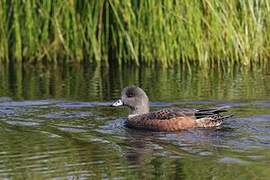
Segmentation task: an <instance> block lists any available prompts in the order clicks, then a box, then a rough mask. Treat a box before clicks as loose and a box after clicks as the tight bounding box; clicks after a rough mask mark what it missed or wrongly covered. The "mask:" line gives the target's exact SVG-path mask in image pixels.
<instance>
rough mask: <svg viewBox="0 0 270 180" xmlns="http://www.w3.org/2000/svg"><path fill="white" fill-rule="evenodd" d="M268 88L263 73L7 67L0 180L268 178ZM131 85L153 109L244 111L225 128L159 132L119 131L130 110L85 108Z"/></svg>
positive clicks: (1, 88)
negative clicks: (217, 107) (171, 105)
mask: <svg viewBox="0 0 270 180" xmlns="http://www.w3.org/2000/svg"><path fill="white" fill-rule="evenodd" d="M269 80H270V76H269V74H268V72H267V70H263V69H260V68H254V69H253V70H245V69H233V70H229V69H228V70H215V69H210V70H205V69H200V68H194V69H192V70H191V71H189V70H187V69H186V68H185V67H176V68H174V69H166V70H165V69H158V68H134V67H115V68H110V67H102V66H98V65H88V66H81V65H74V66H61V67H60V66H33V67H32V66H25V65H16V64H10V65H1V68H0V97H1V99H0V178H12V179H50V178H64V179H66V178H70V179H79V178H81V179H84V178H85V179H108V178H110V179H112V178H116V179H121V178H124V179H236V178H237V179H267V178H268V175H269V173H270V168H269V161H270V151H269V145H268V144H269V138H268V136H269V132H270V130H269V127H268V126H267V123H268V121H267V118H269V117H270V116H269V114H270V111H269V97H270V96H269V95H270V94H269V93H270V83H269ZM129 84H137V85H139V86H141V87H143V88H144V89H145V90H146V92H147V93H148V94H149V96H150V98H151V100H152V101H154V102H155V103H157V101H162V102H163V101H165V102H174V103H176V105H177V106H181V107H182V106H183V107H184V106H190V107H197V106H203V107H205V106H208V105H213V104H214V105H224V104H225V105H226V104H231V103H234V104H240V105H239V106H238V105H235V107H233V108H232V111H233V112H234V113H235V114H236V118H235V119H233V120H232V121H229V122H228V124H227V125H225V127H224V128H223V129H221V130H214V131H209V130H200V131H196V130H194V132H181V133H176V134H163V133H152V132H142V131H136V130H130V129H126V128H124V127H123V126H121V125H117V123H118V122H119V121H121V120H122V117H125V116H126V113H127V112H126V109H112V108H109V107H106V106H104V105H101V104H96V105H89V104H83V101H91V102H92V101H97V102H102V101H112V100H113V99H116V98H118V97H119V94H120V91H121V89H122V88H123V87H125V86H126V85H129ZM10 98H13V99H14V100H12V99H10ZM23 99H26V100H29V99H37V100H36V101H27V102H25V101H17V100H23ZM40 99H55V100H48V101H41V100H40ZM74 101H76V102H74ZM182 101H183V103H181V102H182ZM211 101H214V103H213V104H211ZM67 102H68V103H69V104H67ZM209 102H210V103H209ZM78 103H79V106H78ZM207 103H209V104H207ZM163 106H166V104H161V107H163ZM161 107H156V106H155V107H153V108H154V109H155V108H161ZM245 122H247V123H248V124H247V123H245ZM120 124H121V123H120ZM198 134H199V135H198ZM267 143H268V144H267Z"/></svg>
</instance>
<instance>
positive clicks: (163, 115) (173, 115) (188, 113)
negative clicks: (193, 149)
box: [111, 85, 232, 132]
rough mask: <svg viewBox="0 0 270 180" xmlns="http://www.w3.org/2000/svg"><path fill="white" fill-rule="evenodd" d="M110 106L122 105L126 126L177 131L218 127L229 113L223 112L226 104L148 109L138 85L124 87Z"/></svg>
mask: <svg viewBox="0 0 270 180" xmlns="http://www.w3.org/2000/svg"><path fill="white" fill-rule="evenodd" d="M111 106H113V107H119V106H126V107H128V108H129V115H128V117H127V119H126V121H125V126H127V127H128V128H135V129H143V130H151V131H166V132H172V131H181V130H186V129H190V128H214V127H219V126H221V124H222V123H223V121H224V120H225V119H227V118H230V117H231V116H232V115H223V114H224V113H223V112H226V111H227V107H217V108H199V109H192V108H168V109H161V110H156V111H150V108H149V98H148V96H147V95H146V93H145V92H144V90H143V89H141V88H140V87H138V86H135V85H131V86H127V87H125V88H124V89H123V90H122V92H121V98H120V99H118V100H117V101H115V102H114V103H113V104H112V105H111Z"/></svg>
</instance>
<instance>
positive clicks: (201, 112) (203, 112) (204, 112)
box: [195, 107, 232, 119]
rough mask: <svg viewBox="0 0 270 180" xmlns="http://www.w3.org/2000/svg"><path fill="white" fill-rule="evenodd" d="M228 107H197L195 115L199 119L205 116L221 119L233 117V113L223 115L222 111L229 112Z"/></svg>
mask: <svg viewBox="0 0 270 180" xmlns="http://www.w3.org/2000/svg"><path fill="white" fill-rule="evenodd" d="M226 108H227V107H219V108H209V109H197V110H196V112H195V116H196V118H197V119H200V118H205V117H212V118H213V117H215V118H219V119H223V117H226V118H228V117H231V116H232V115H227V116H222V115H220V113H223V112H227V109H226Z"/></svg>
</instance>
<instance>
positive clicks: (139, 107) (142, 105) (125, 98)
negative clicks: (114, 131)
mask: <svg viewBox="0 0 270 180" xmlns="http://www.w3.org/2000/svg"><path fill="white" fill-rule="evenodd" d="M112 106H114V107H117V106H127V107H128V108H129V116H128V117H132V116H136V115H140V114H145V113H148V112H149V99H148V97H147V95H146V93H145V92H144V91H143V90H142V89H141V88H139V87H137V86H128V87H125V88H124V89H123V90H122V92H121V99H119V100H117V101H116V102H114V103H113V104H112Z"/></svg>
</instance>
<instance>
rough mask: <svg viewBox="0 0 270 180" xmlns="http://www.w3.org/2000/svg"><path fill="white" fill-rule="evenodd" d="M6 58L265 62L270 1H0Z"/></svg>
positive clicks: (269, 47)
mask: <svg viewBox="0 0 270 180" xmlns="http://www.w3.org/2000/svg"><path fill="white" fill-rule="evenodd" d="M0 19H1V21H0V61H9V60H11V59H13V60H16V61H27V62H32V61H41V60H42V61H44V60H45V61H48V62H56V61H60V60H64V61H72V62H74V61H76V62H80V61H82V60H87V61H91V62H92V61H95V62H100V61H102V62H103V63H111V62H115V61H117V62H118V63H131V64H136V65H139V64H142V63H146V64H156V63H158V64H162V65H164V66H167V65H172V64H175V63H179V62H182V63H185V64H189V63H191V62H196V63H199V64H209V63H226V64H235V63H241V64H245V65H249V64H250V63H251V62H266V61H267V60H268V59H269V56H270V1H268V0H260V1H258V0H245V1H243V0H235V1H231V0H224V1H219V0H166V1H165V0H163V1H156V0H143V1H137V0H126V1H121V0H91V1H79V0H66V1H62V0H56V1H53V0H46V1H38V0H11V1H10V0H0Z"/></svg>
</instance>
